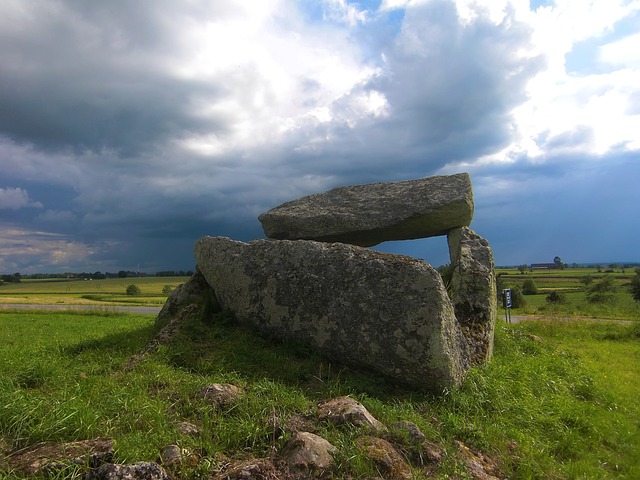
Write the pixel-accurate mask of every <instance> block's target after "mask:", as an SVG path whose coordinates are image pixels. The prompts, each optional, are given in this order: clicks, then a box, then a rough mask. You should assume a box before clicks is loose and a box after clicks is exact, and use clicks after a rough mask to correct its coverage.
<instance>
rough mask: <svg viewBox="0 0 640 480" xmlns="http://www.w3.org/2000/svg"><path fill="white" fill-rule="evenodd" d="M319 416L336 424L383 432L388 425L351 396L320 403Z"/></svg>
mask: <svg viewBox="0 0 640 480" xmlns="http://www.w3.org/2000/svg"><path fill="white" fill-rule="evenodd" d="M318 418H319V419H320V420H322V421H327V422H330V423H333V424H334V425H344V424H351V425H355V426H356V427H369V428H371V429H373V430H375V431H376V432H379V433H382V432H384V431H385V430H386V427H385V426H384V425H383V424H382V423H380V422H379V421H378V420H377V419H376V418H375V417H374V416H373V415H371V413H369V411H368V410H367V409H366V408H365V406H364V405H362V404H361V403H360V402H358V401H357V400H355V399H354V398H351V397H346V396H345V397H338V398H333V399H331V400H329V401H328V402H324V403H321V404H320V405H318Z"/></svg>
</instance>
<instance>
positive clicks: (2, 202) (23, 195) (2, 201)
mask: <svg viewBox="0 0 640 480" xmlns="http://www.w3.org/2000/svg"><path fill="white" fill-rule="evenodd" d="M21 208H42V204H41V203H40V202H34V201H32V200H31V199H30V198H29V193H28V192H27V191H26V190H23V189H21V188H10V187H8V188H0V210H19V209H21Z"/></svg>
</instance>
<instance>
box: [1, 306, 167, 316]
mask: <svg viewBox="0 0 640 480" xmlns="http://www.w3.org/2000/svg"><path fill="white" fill-rule="evenodd" d="M161 308H162V307H133V306H126V305H63V304H57V305H39V304H28V303H3V304H0V310H85V311H87V310H88V311H91V310H97V311H106V312H123V313H140V314H143V315H157V314H158V312H159V311H160V309H161Z"/></svg>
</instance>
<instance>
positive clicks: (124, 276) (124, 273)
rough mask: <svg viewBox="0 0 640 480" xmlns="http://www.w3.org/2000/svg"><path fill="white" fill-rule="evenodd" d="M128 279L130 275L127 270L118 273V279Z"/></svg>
mask: <svg viewBox="0 0 640 480" xmlns="http://www.w3.org/2000/svg"><path fill="white" fill-rule="evenodd" d="M127 277H128V274H127V272H126V271H125V270H120V271H119V272H118V278H127Z"/></svg>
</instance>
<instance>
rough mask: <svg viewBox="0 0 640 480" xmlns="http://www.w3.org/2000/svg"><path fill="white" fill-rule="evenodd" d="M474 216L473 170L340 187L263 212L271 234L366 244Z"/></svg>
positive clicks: (432, 231) (427, 233)
mask: <svg viewBox="0 0 640 480" xmlns="http://www.w3.org/2000/svg"><path fill="white" fill-rule="evenodd" d="M472 217H473V191H472V189H471V179H470V177H469V174H467V173H460V174H456V175H450V176H438V177H429V178H422V179H418V180H408V181H404V182H389V183H370V184H366V185H353V186H348V187H338V188H334V189H333V190H329V191H328V192H325V193H319V194H315V195H308V196H305V197H302V198H299V199H297V200H293V201H290V202H286V203H283V204H282V205H280V206H277V207H275V208H273V209H271V210H269V211H268V212H266V213H263V214H262V215H260V217H259V220H260V222H261V223H262V227H263V229H264V232H265V234H266V235H267V237H269V238H275V239H286V240H317V241H321V242H341V243H349V244H352V245H359V246H363V247H368V246H372V245H377V244H378V243H381V242H385V241H389V240H410V239H416V238H426V237H433V236H438V235H447V233H448V232H449V231H450V230H451V229H453V228H457V227H465V226H468V225H469V224H470V223H471V219H472Z"/></svg>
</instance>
